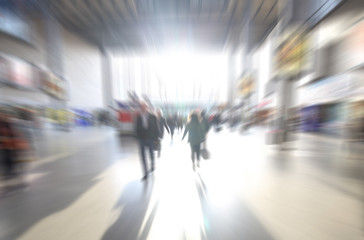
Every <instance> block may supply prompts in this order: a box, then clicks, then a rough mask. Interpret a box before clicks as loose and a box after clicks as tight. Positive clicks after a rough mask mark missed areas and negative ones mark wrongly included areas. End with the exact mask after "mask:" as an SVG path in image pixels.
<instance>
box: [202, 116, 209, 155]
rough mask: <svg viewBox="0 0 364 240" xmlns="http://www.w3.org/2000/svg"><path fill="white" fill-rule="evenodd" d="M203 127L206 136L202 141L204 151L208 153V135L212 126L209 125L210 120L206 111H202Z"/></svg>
mask: <svg viewBox="0 0 364 240" xmlns="http://www.w3.org/2000/svg"><path fill="white" fill-rule="evenodd" d="M201 125H202V128H203V132H204V136H203V139H202V150H203V151H207V147H206V138H207V133H208V132H209V130H210V124H209V119H208V118H207V116H206V112H205V111H204V110H202V111H201Z"/></svg>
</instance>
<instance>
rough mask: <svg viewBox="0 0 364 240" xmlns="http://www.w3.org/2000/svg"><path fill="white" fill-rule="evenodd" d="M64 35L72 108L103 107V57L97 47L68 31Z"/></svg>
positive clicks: (66, 70)
mask: <svg viewBox="0 0 364 240" xmlns="http://www.w3.org/2000/svg"><path fill="white" fill-rule="evenodd" d="M62 35H63V50H64V53H63V60H64V76H65V78H66V79H67V80H68V81H69V83H70V101H69V102H68V106H69V107H71V108H83V109H94V108H99V107H103V97H102V96H103V86H102V55H101V52H100V50H99V49H98V47H97V46H95V45H92V44H90V43H88V42H86V41H85V40H84V39H81V38H79V37H77V36H75V35H74V34H72V33H70V32H68V31H67V30H63V31H62Z"/></svg>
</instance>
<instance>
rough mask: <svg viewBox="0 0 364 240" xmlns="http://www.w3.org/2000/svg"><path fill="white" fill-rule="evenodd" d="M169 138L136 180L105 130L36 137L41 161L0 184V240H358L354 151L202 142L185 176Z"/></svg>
mask: <svg viewBox="0 0 364 240" xmlns="http://www.w3.org/2000/svg"><path fill="white" fill-rule="evenodd" d="M181 137H182V134H181V133H178V134H177V135H176V136H175V139H174V141H173V142H171V140H170V137H169V136H168V135H167V136H165V139H164V142H163V146H162V156H161V158H159V159H157V162H156V164H157V166H156V171H155V172H154V174H153V175H152V176H150V178H149V179H148V180H147V181H141V180H140V179H141V176H142V168H141V165H140V160H139V155H138V146H137V144H136V142H135V140H134V139H132V138H128V137H123V138H120V137H118V136H117V134H116V133H115V132H113V131H112V130H110V129H83V130H75V131H73V132H71V133H61V132H58V133H47V134H45V135H44V136H43V140H41V141H40V142H38V150H39V155H40V158H41V160H39V161H37V162H34V163H32V164H30V165H26V166H24V168H25V169H24V171H25V173H26V174H25V175H24V176H23V177H22V179H20V180H19V179H18V180H16V181H15V180H13V181H6V182H4V181H2V182H1V183H0V186H1V199H0V239H27V240H28V239H36V240H42V239H47V240H48V239H123V240H124V239H125V240H128V239H131V240H132V239H158V240H159V239H168V240H170V239H171V240H172V239H257V240H258V239H287V240H292V239H295V240H296V239H328V240H333V239H340V240H341V239H345V240H347V239H355V240H356V239H364V231H363V230H364V222H363V221H364V218H363V217H364V158H363V157H362V156H364V154H363V149H364V148H363V145H361V144H360V143H359V144H344V143H343V142H342V141H340V140H338V139H335V138H328V137H322V136H313V135H308V134H299V135H297V136H295V139H296V141H294V142H291V143H288V144H286V145H285V146H284V149H283V150H280V151H278V150H277V149H276V148H274V147H268V146H266V145H265V140H264V130H262V129H256V130H254V131H251V132H250V133H246V134H243V135H240V134H238V133H231V132H229V131H223V132H221V133H219V134H216V133H213V132H211V133H210V134H209V137H208V144H207V145H208V148H209V150H210V152H211V159H209V160H201V167H200V168H198V169H196V171H194V170H193V168H192V164H191V160H190V148H189V146H188V145H187V142H186V140H185V141H184V142H181Z"/></svg>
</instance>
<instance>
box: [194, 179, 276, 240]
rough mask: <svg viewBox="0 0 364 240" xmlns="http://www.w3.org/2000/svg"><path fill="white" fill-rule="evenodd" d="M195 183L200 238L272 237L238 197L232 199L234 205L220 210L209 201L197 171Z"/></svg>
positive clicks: (260, 238)
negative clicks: (202, 218)
mask: <svg viewBox="0 0 364 240" xmlns="http://www.w3.org/2000/svg"><path fill="white" fill-rule="evenodd" d="M195 183H196V188H197V192H198V195H199V198H200V204H201V209H202V212H203V217H204V229H201V231H200V233H201V239H208V240H210V239H232V240H234V239H256V240H270V239H274V238H273V237H272V236H271V235H270V234H269V233H268V232H267V230H266V229H265V228H264V226H263V225H262V224H261V223H260V222H259V221H258V219H257V218H256V217H255V216H254V214H253V213H252V212H251V211H250V210H249V209H248V208H247V206H245V205H244V203H243V202H242V201H241V200H240V199H234V201H232V202H233V204H234V206H232V207H229V208H226V209H225V210H223V212H222V210H221V209H217V208H216V207H214V206H213V204H211V202H210V201H209V193H208V188H207V185H206V184H205V182H204V180H203V178H202V177H201V175H200V174H199V173H196V178H195ZM227 209H228V210H227Z"/></svg>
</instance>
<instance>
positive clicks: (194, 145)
mask: <svg viewBox="0 0 364 240" xmlns="http://www.w3.org/2000/svg"><path fill="white" fill-rule="evenodd" d="M187 133H188V142H189V143H190V146H191V159H192V167H193V169H195V168H196V161H195V155H196V159H197V167H200V145H201V142H202V140H203V137H204V130H203V126H202V125H201V123H200V121H199V119H198V114H197V113H196V112H193V113H192V114H191V117H190V121H189V122H188V123H187V125H186V127H185V131H184V133H183V137H182V141H183V139H184V138H185V136H186V134H187Z"/></svg>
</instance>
